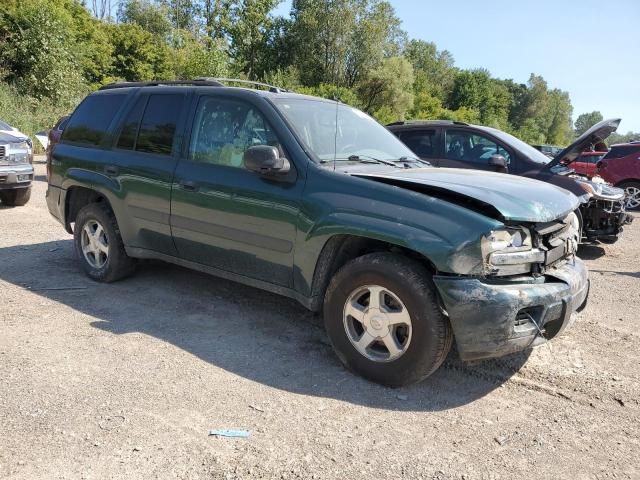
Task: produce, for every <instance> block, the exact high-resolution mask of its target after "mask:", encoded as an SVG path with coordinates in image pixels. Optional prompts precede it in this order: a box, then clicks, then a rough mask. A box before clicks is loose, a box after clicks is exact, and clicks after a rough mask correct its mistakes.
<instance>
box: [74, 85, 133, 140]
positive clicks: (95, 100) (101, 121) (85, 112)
mask: <svg viewBox="0 0 640 480" xmlns="http://www.w3.org/2000/svg"><path fill="white" fill-rule="evenodd" d="M125 98H126V94H124V93H121V94H101V95H90V96H88V97H87V98H85V100H84V101H83V102H82V103H81V104H80V106H79V107H78V108H77V109H76V111H75V112H74V114H73V116H72V117H71V118H70V119H69V123H68V124H67V127H66V128H65V129H64V133H63V134H62V139H63V140H64V141H67V142H74V143H81V144H86V145H96V146H97V145H98V144H100V142H102V140H103V139H104V137H105V136H106V134H107V129H108V128H109V125H110V124H111V121H112V120H113V117H115V115H116V113H117V112H118V110H120V107H121V106H122V104H123V103H124V100H125Z"/></svg>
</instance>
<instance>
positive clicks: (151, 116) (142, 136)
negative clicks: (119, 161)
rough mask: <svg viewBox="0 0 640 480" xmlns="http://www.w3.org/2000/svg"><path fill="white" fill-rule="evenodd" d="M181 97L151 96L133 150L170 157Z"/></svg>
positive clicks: (180, 107)
mask: <svg viewBox="0 0 640 480" xmlns="http://www.w3.org/2000/svg"><path fill="white" fill-rule="evenodd" d="M183 98H184V97H183V96H182V95H151V96H150V97H149V102H148V103H147V108H146V109H145V111H144V115H143V116H142V123H141V124H140V130H139V132H138V138H137V140H136V146H135V149H136V151H138V152H147V153H157V154H161V155H170V154H171V149H172V147H173V139H174V136H175V133H176V121H177V119H178V116H179V115H180V110H181V109H182V103H183Z"/></svg>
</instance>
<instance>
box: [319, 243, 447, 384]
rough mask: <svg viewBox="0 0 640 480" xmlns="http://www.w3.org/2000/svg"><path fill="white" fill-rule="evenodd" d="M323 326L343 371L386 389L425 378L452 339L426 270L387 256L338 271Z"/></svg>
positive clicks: (374, 256) (367, 258)
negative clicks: (343, 365)
mask: <svg viewBox="0 0 640 480" xmlns="http://www.w3.org/2000/svg"><path fill="white" fill-rule="evenodd" d="M324 323H325V328H326V330H327V334H328V336H329V339H330V341H331V344H332V345H333V348H334V350H335V352H336V354H337V355H338V357H339V358H340V360H341V361H342V362H343V363H344V364H345V366H346V367H347V368H349V369H350V370H352V371H353V372H355V373H357V374H359V375H361V376H363V377H365V378H367V379H369V380H371V381H373V382H376V383H380V384H382V385H387V386H390V387H399V386H402V385H408V384H411V383H415V382H419V381H420V380H423V379H424V378H426V377H428V376H429V375H431V374H432V373H433V372H434V371H436V370H437V369H438V367H439V366H440V365H441V364H442V362H443V361H444V359H445V358H446V356H447V353H448V352H449V349H450V348H451V343H452V339H453V335H452V333H451V327H450V325H449V322H448V320H447V318H446V317H445V316H444V314H443V313H442V311H441V309H440V307H439V305H438V301H437V297H436V293H435V286H434V285H433V282H432V281H431V276H430V274H429V272H428V271H427V269H426V268H424V267H423V266H422V265H420V264H419V263H418V262H415V261H413V260H411V259H409V258H406V257H403V256H400V255H395V254H392V253H373V254H368V255H364V256H362V257H359V258H356V259H355V260H352V261H351V262H349V263H347V264H346V265H345V266H344V267H342V268H341V269H340V271H338V273H337V274H336V275H335V277H334V278H333V279H332V280H331V283H330V285H329V288H328V289H327V294H326V296H325V302H324Z"/></svg>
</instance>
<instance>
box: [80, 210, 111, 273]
mask: <svg viewBox="0 0 640 480" xmlns="http://www.w3.org/2000/svg"><path fill="white" fill-rule="evenodd" d="M80 246H81V247H82V254H83V255H84V258H85V260H86V261H87V262H88V263H89V265H91V266H92V267H93V268H102V267H104V265H105V264H106V263H107V260H108V259H109V239H108V238H107V234H106V232H105V231H104V228H103V227H102V225H100V222H98V221H97V220H89V221H88V222H87V223H85V224H84V227H82V234H81V236H80Z"/></svg>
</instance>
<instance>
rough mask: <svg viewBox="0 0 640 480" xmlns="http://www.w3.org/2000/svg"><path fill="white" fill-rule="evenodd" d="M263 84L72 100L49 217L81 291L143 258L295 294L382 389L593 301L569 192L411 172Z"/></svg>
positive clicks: (530, 183)
mask: <svg viewBox="0 0 640 480" xmlns="http://www.w3.org/2000/svg"><path fill="white" fill-rule="evenodd" d="M268 88H269V90H268V91H258V90H253V89H245V88H229V87H224V86H223V84H222V83H220V82H219V81H217V80H209V81H192V82H186V81H183V82H164V83H158V82H156V83H143V84H130V83H125V84H115V85H112V86H110V87H103V88H102V89H101V90H100V91H99V92H96V93H94V94H91V95H90V96H88V97H87V98H86V99H85V100H84V101H83V102H82V103H81V104H80V106H79V107H78V108H77V109H76V111H75V112H74V113H73V115H72V116H71V118H70V119H69V121H68V123H67V125H66V128H65V129H64V132H63V134H62V137H61V140H60V142H59V143H58V144H57V145H56V146H55V147H54V148H53V150H52V152H51V157H52V161H51V174H50V176H49V186H48V190H47V203H48V207H49V211H50V212H51V213H52V214H53V215H54V216H55V217H56V218H57V219H58V220H59V221H60V222H61V223H62V224H63V225H64V226H65V228H66V229H67V231H68V232H69V233H72V232H73V234H74V241H75V248H76V253H77V257H78V259H79V261H80V264H81V266H82V268H83V269H84V271H85V272H86V273H87V274H88V275H89V276H90V277H91V278H93V279H95V280H99V281H107V282H108V281H114V280H117V279H120V278H123V277H125V276H126V275H129V274H131V273H132V272H133V270H134V268H135V260H134V259H135V258H155V259H161V260H165V261H169V262H173V263H176V264H179V265H183V266H186V267H189V268H193V269H196V270H201V271H205V272H209V273H212V274H215V275H218V276H221V277H224V278H227V279H230V280H234V281H238V282H242V283H246V284H249V285H252V286H254V287H258V288H262V289H265V290H269V291H271V292H275V293H279V294H282V295H287V296H290V297H292V298H295V299H297V300H298V301H299V302H301V303H302V304H303V305H305V306H307V307H308V308H309V309H311V310H313V311H320V310H322V312H323V315H324V322H325V327H326V330H327V333H328V335H329V338H330V340H331V343H332V345H333V347H334V349H335V351H336V353H337V355H338V357H339V358H340V359H341V360H342V362H344V364H345V365H346V366H347V367H348V368H350V369H352V370H353V371H355V372H357V373H359V374H361V375H363V376H365V377H366V378H369V379H371V380H373V381H376V382H379V383H382V384H385V385H402V384H407V383H411V382H416V381H419V380H421V379H423V378H425V377H427V376H428V375H430V374H431V373H432V372H434V371H435V370H436V369H437V368H438V367H439V366H440V364H441V363H442V362H443V361H444V358H445V357H446V355H447V352H448V351H449V349H450V346H451V343H452V341H453V338H454V335H455V339H456V343H457V347H458V352H459V353H460V355H461V357H462V358H463V359H466V360H470V359H480V358H488V357H495V356H500V355H505V354H507V353H512V352H514V351H518V350H523V349H526V348H529V347H531V346H532V345H535V344H538V343H541V342H544V341H545V339H547V338H552V337H554V336H555V335H557V334H559V333H561V332H563V331H564V330H565V329H566V328H568V327H569V326H570V325H571V324H572V313H573V312H574V311H576V310H579V309H580V308H582V307H583V306H584V304H585V302H586V298H587V295H588V288H589V284H588V277H587V271H586V269H585V267H584V265H583V264H582V262H581V261H580V260H579V259H577V258H575V255H574V254H575V251H576V249H577V245H578V241H579V222H578V219H577V217H576V215H575V214H574V213H573V211H574V210H575V209H576V208H577V206H578V200H577V198H576V197H575V196H574V195H572V194H571V193H569V192H567V191H566V190H563V189H561V188H557V187H555V186H553V185H549V184H546V183H542V182H537V181H535V180H531V179H526V178H516V179H514V178H507V177H506V176H504V175H501V174H496V173H488V172H486V173H480V172H461V171H460V170H449V169H433V168H424V167H427V164H426V163H425V162H423V161H421V160H420V159H417V158H415V156H413V154H412V153H411V151H409V150H408V149H407V148H406V147H405V146H404V145H403V144H402V143H401V142H400V141H398V139H397V138H396V137H394V136H393V135H392V134H391V133H389V132H388V131H387V130H386V129H385V128H384V127H382V126H380V125H379V124H378V123H377V122H376V121H375V120H374V119H372V118H371V117H369V116H368V115H366V114H365V113H363V112H361V111H359V110H356V109H354V108H351V107H349V106H346V105H342V104H339V103H338V104H337V103H336V102H330V101H327V100H324V99H320V98H315V97H308V96H304V95H297V94H293V93H288V92H284V91H282V90H280V89H278V88H276V87H268ZM178 139H179V140H178ZM478 185H483V186H481V187H478ZM487 186H488V187H487ZM516 195H517V199H516ZM230 321H232V319H230Z"/></svg>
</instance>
